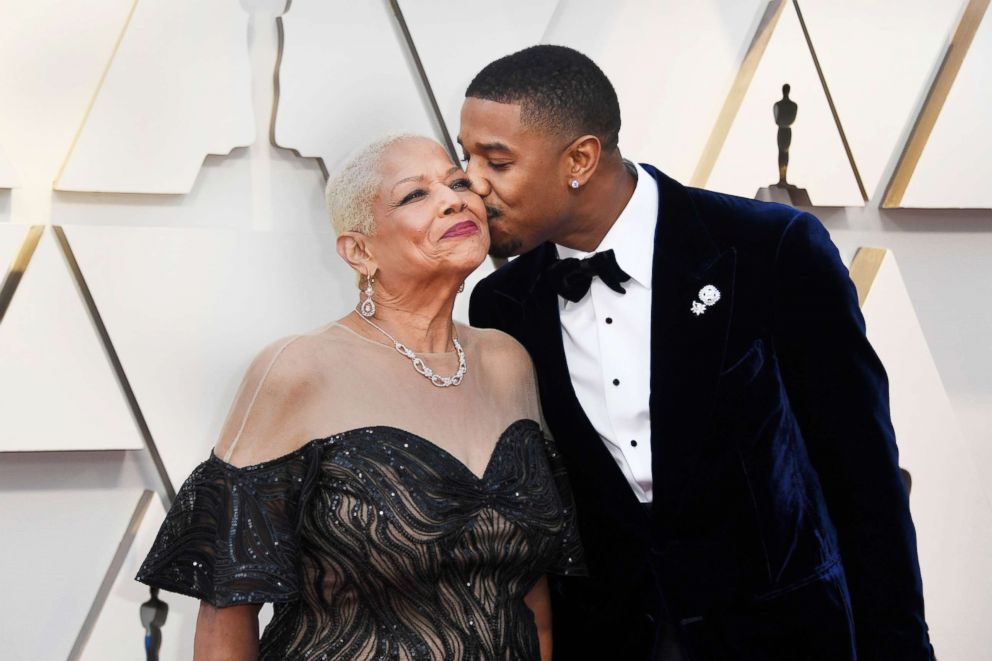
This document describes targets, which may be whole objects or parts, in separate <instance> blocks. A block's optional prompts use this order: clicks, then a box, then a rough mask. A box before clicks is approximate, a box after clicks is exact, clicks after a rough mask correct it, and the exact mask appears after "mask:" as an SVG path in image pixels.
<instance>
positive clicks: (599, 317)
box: [557, 165, 659, 503]
mask: <svg viewBox="0 0 992 661" xmlns="http://www.w3.org/2000/svg"><path fill="white" fill-rule="evenodd" d="M635 167H636V171H637V185H636V186H635V188H634V194H633V195H632V196H631V198H630V200H629V201H628V202H627V206H626V207H625V208H624V210H623V212H622V213H621V214H620V217H619V218H617V220H616V222H615V223H614V224H613V227H611V228H610V231H609V232H607V234H606V236H605V237H603V241H602V242H601V243H600V244H599V246H598V247H597V248H596V250H595V251H593V252H603V251H605V250H610V249H612V250H613V252H614V254H615V255H616V259H617V264H619V266H620V268H621V269H622V270H623V271H624V272H625V273H627V274H628V275H629V276H630V280H628V281H627V282H625V283H623V287H624V289H625V290H626V294H618V293H617V292H615V291H613V290H612V289H610V288H609V287H607V286H606V285H605V284H604V283H603V281H602V280H601V279H599V278H598V277H596V278H593V280H592V285H591V286H590V288H589V292H588V293H587V294H586V295H585V296H584V297H582V298H581V299H580V300H579V301H578V302H576V303H573V302H571V301H569V300H567V299H565V298H562V297H561V296H559V297H558V304H559V310H560V315H561V335H562V342H563V344H564V345H565V357H566V359H567V361H568V373H569V376H571V379H572V386H573V387H574V388H575V394H576V396H577V397H578V399H579V403H580V404H581V405H582V408H583V410H584V411H585V413H586V416H587V417H588V418H589V421H590V422H591V423H592V425H593V427H595V428H596V431H597V432H598V433H599V436H600V438H602V439H603V443H604V444H605V445H606V448H607V450H609V451H610V454H611V455H612V456H613V459H614V460H615V461H616V462H617V465H618V466H619V467H620V470H621V471H622V472H623V474H624V476H625V477H626V478H627V481H628V482H629V483H630V487H631V489H633V490H634V494H635V495H636V496H637V498H638V500H640V501H641V502H642V503H649V502H651V498H652V480H651V411H650V409H649V407H648V399H649V395H650V389H651V360H650V358H651V270H652V269H651V267H652V262H653V258H654V231H655V225H656V224H657V221H658V203H659V199H658V197H659V196H658V187H657V185H656V184H655V180H654V178H652V177H651V175H649V174H648V173H647V172H645V171H644V169H643V168H642V167H641V166H639V165H637V166H635ZM557 248H558V256H559V257H560V258H562V259H565V258H567V257H577V258H579V259H582V258H584V257H588V256H589V255H591V254H593V253H583V252H579V251H577V250H573V249H571V248H566V247H565V246H561V245H559V246H557Z"/></svg>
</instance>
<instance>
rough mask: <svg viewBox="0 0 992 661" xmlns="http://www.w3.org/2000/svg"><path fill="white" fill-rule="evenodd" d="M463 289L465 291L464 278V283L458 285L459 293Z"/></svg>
mask: <svg viewBox="0 0 992 661" xmlns="http://www.w3.org/2000/svg"><path fill="white" fill-rule="evenodd" d="M463 291H465V281H464V280H463V281H462V284H460V285H458V293H459V294H461V293H462V292H463Z"/></svg>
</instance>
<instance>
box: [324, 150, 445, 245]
mask: <svg viewBox="0 0 992 661" xmlns="http://www.w3.org/2000/svg"><path fill="white" fill-rule="evenodd" d="M410 139H421V140H430V138H427V137H425V136H421V135H414V134H412V133H401V134H397V135H390V136H387V137H385V138H381V139H379V140H376V141H375V142H373V143H371V144H369V145H367V146H365V147H364V148H363V149H362V150H361V151H359V152H358V153H357V154H355V156H353V157H352V158H351V160H350V161H348V162H347V163H346V164H345V165H344V167H342V168H341V169H340V170H338V171H337V173H335V175H334V176H333V177H331V178H330V180H328V182H327V188H325V189H324V197H325V199H326V200H327V213H328V214H329V215H330V217H331V225H333V226H334V231H335V232H336V233H337V234H338V235H340V234H341V233H342V232H359V233H361V234H365V235H366V236H371V235H372V234H373V233H374V232H375V219H374V218H373V216H372V203H373V202H374V201H375V196H376V194H377V193H378V192H379V185H380V184H381V183H382V172H381V167H380V166H381V165H382V157H383V155H384V154H385V153H386V151H388V150H389V148H390V147H392V146H393V145H395V144H396V143H398V142H402V141H403V140H410Z"/></svg>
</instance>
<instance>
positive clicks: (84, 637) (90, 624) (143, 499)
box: [68, 489, 155, 661]
mask: <svg viewBox="0 0 992 661" xmlns="http://www.w3.org/2000/svg"><path fill="white" fill-rule="evenodd" d="M154 495H155V494H154V493H152V492H151V491H149V490H148V489H145V490H144V491H143V492H142V493H141V496H140V497H139V498H138V504H137V505H135V507H134V512H132V513H131V520H130V521H128V523H127V528H125V529H124V534H123V535H122V536H121V541H120V542H119V543H118V544H117V550H116V551H115V552H114V557H113V558H112V559H111V561H110V566H109V567H107V571H106V572H105V573H104V575H103V581H101V582H100V587H99V588H98V589H97V591H96V596H95V597H94V598H93V603H91V604H90V609H89V611H88V612H87V613H86V619H84V620H83V624H82V626H81V627H80V628H79V633H78V634H76V641H75V642H74V643H73V644H72V650H70V652H69V656H68V661H76V659H79V658H80V657H82V655H83V651H84V650H85V649H86V643H88V642H89V639H90V636H91V635H92V634H93V629H95V628H96V623H97V620H98V619H99V618H100V612H101V611H102V610H103V607H104V605H105V604H106V603H107V597H109V596H110V590H111V589H112V588H113V587H114V581H116V580H117V576H118V575H119V574H120V572H121V568H122V567H123V566H124V561H125V560H127V554H128V552H129V551H130V550H131V546H132V545H133V544H134V538H135V537H136V536H137V535H138V528H140V527H141V522H142V521H143V520H144V518H145V514H147V513H148V506H149V505H150V504H151V502H152V496H154ZM137 619H138V618H137V613H136V614H135V620H137ZM136 628H137V626H136V627H135V629H136ZM137 640H138V638H137V636H135V641H137ZM135 648H137V643H135Z"/></svg>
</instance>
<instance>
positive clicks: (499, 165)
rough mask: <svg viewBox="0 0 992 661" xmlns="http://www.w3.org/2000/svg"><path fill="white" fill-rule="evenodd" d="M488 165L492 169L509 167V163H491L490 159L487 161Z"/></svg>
mask: <svg viewBox="0 0 992 661" xmlns="http://www.w3.org/2000/svg"><path fill="white" fill-rule="evenodd" d="M489 167H491V168H492V169H493V170H505V169H506V168H508V167H510V164H509V163H493V162H492V161H490V162H489Z"/></svg>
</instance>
